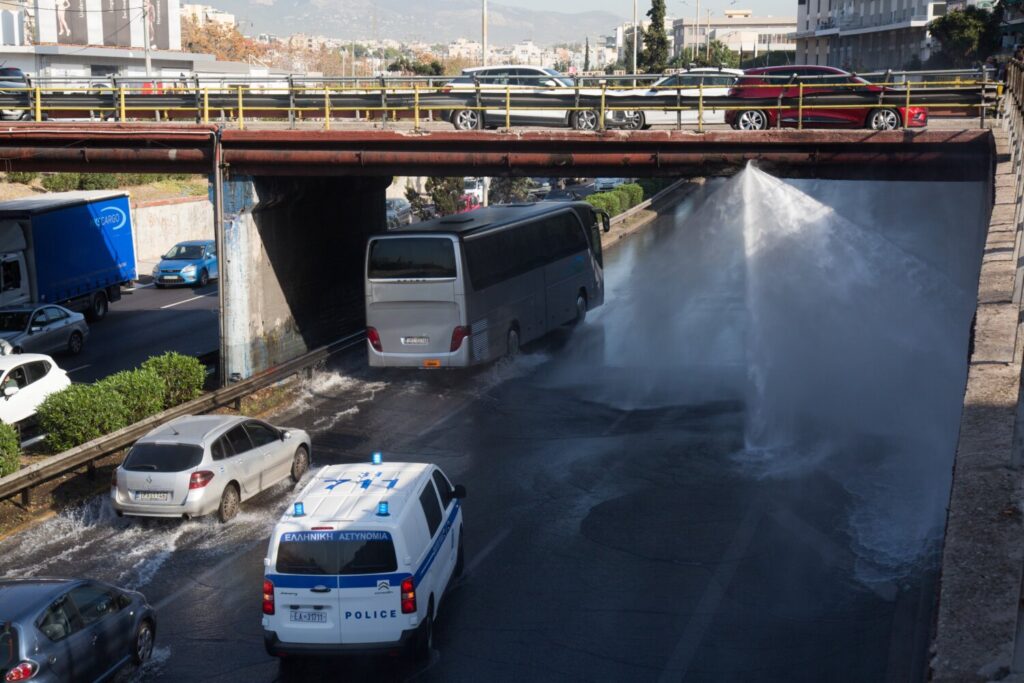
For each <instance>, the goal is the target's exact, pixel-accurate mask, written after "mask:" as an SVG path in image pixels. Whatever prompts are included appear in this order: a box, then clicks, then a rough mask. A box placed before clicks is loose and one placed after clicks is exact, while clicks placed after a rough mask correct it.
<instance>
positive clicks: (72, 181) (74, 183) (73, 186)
mask: <svg viewBox="0 0 1024 683" xmlns="http://www.w3.org/2000/svg"><path fill="white" fill-rule="evenodd" d="M79 182H81V174H79V173H52V174H50V175H47V176H43V187H44V188H46V189H47V190H49V191H50V192H68V191H70V190H77V189H78V183H79Z"/></svg>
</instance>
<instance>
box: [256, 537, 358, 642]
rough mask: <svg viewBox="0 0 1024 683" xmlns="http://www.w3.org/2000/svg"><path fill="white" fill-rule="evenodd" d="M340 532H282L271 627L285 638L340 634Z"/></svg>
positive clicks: (302, 639)
mask: <svg viewBox="0 0 1024 683" xmlns="http://www.w3.org/2000/svg"><path fill="white" fill-rule="evenodd" d="M338 533H339V532H336V531H294V532H286V533H283V534H281V538H280V539H279V541H278V544H277V558H276V560H275V563H274V567H273V573H269V574H268V575H267V578H268V579H269V580H270V581H271V582H272V583H273V584H274V607H275V613H274V616H273V618H272V626H271V629H272V630H273V631H275V632H276V633H277V637H278V638H279V639H280V640H281V641H282V642H285V643H310V644H331V643H337V642H338V638H339V635H340V620H339V616H338V612H339V605H340V596H339V594H338V575H337V567H338V551H337V548H336V544H335V536H336V534H338Z"/></svg>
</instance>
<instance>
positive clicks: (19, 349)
mask: <svg viewBox="0 0 1024 683" xmlns="http://www.w3.org/2000/svg"><path fill="white" fill-rule="evenodd" d="M24 352H25V349H23V348H21V347H20V346H15V347H14V348H13V349H11V353H24Z"/></svg>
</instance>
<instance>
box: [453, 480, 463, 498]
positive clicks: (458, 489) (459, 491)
mask: <svg viewBox="0 0 1024 683" xmlns="http://www.w3.org/2000/svg"><path fill="white" fill-rule="evenodd" d="M465 497H466V487H465V486H463V485H462V484H456V485H455V488H454V489H452V498H458V499H459V500H462V499H463V498H465Z"/></svg>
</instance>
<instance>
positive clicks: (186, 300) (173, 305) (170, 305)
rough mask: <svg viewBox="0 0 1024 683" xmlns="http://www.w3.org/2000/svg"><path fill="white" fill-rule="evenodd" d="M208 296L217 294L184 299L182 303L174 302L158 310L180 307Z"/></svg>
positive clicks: (212, 293)
mask: <svg viewBox="0 0 1024 683" xmlns="http://www.w3.org/2000/svg"><path fill="white" fill-rule="evenodd" d="M208 296H217V292H210V293H209V294H200V295H199V296H194V297H192V298H191V299H185V300H184V301H175V302H174V303H173V304H167V305H166V306H161V307H160V308H162V309H163V308H174V307H175V306H180V305H181V304H187V303H188V302H190V301H197V300H199V299H205V298H206V297H208Z"/></svg>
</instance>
